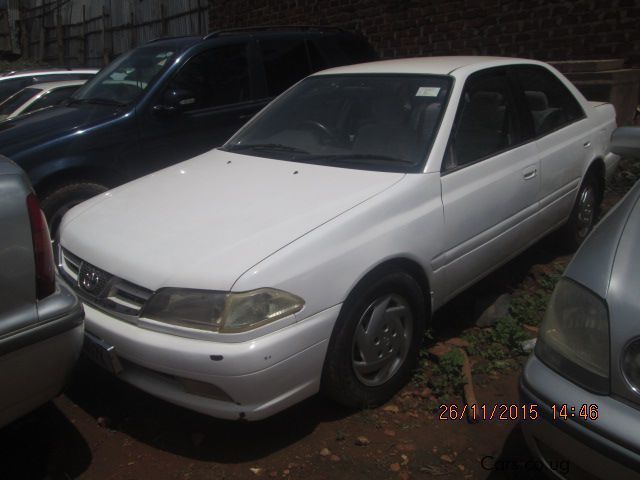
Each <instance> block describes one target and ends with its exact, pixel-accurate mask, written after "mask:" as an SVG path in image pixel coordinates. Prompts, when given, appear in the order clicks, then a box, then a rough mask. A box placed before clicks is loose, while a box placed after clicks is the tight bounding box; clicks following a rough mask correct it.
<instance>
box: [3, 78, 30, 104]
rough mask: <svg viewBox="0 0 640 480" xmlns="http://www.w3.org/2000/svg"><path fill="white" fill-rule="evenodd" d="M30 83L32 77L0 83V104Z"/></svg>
mask: <svg viewBox="0 0 640 480" xmlns="http://www.w3.org/2000/svg"><path fill="white" fill-rule="evenodd" d="M32 83H33V77H18V78H12V79H9V80H2V81H0V102H1V101H3V100H5V99H7V98H9V97H10V96H11V95H13V94H14V93H16V92H17V91H18V90H22V89H23V88H24V87H27V86H29V85H31V84H32Z"/></svg>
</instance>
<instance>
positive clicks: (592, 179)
mask: <svg viewBox="0 0 640 480" xmlns="http://www.w3.org/2000/svg"><path fill="white" fill-rule="evenodd" d="M601 199H602V195H601V192H600V185H599V182H598V179H597V178H596V176H595V174H593V173H587V176H586V177H585V178H584V180H583V181H582V184H581V185H580V189H579V190H578V195H577V196H576V201H575V203H574V205H573V209H572V210H571V215H570V216H569V220H567V223H565V224H564V225H563V226H562V227H561V228H560V230H559V231H558V235H559V240H560V243H561V244H562V246H563V247H564V248H566V249H567V250H569V251H571V252H573V251H575V250H577V249H578V247H579V246H580V245H581V244H582V242H584V239H585V238H587V235H589V232H591V230H592V228H593V226H594V224H595V220H596V218H597V215H598V211H599V208H600V201H601Z"/></svg>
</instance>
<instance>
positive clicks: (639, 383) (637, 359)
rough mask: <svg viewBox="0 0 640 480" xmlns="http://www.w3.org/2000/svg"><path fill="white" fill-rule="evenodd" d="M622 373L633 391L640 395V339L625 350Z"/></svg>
mask: <svg viewBox="0 0 640 480" xmlns="http://www.w3.org/2000/svg"><path fill="white" fill-rule="evenodd" d="M622 373H623V374H624V376H625V378H626V379H627V382H629V385H631V388H632V389H633V391H634V392H636V393H640V339H636V340H634V341H633V342H631V343H630V344H629V345H627V346H626V348H625V349H624V353H623V354H622Z"/></svg>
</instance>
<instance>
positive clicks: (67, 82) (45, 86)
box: [26, 80, 87, 90]
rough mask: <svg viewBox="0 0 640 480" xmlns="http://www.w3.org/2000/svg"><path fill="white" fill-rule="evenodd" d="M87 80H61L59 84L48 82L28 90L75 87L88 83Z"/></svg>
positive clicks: (37, 84)
mask: <svg viewBox="0 0 640 480" xmlns="http://www.w3.org/2000/svg"><path fill="white" fill-rule="evenodd" d="M86 82H87V81H86V80H60V81H58V82H46V83H34V84H33V85H29V86H28V87H26V88H36V89H38V90H52V89H55V88H63V87H73V86H75V85H78V86H80V85H82V84H84V83H86Z"/></svg>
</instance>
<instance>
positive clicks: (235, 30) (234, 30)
mask: <svg viewBox="0 0 640 480" xmlns="http://www.w3.org/2000/svg"><path fill="white" fill-rule="evenodd" d="M269 30H275V31H277V30H294V31H295V30H301V31H318V32H323V31H325V32H326V31H332V32H344V30H343V29H342V28H340V27H327V26H322V25H259V26H254V27H238V28H224V29H221V30H216V31H215V32H211V33H209V34H207V35H205V36H204V37H203V40H207V39H209V38H215V37H218V36H220V35H233V34H234V33H250V32H266V31H269Z"/></svg>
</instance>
